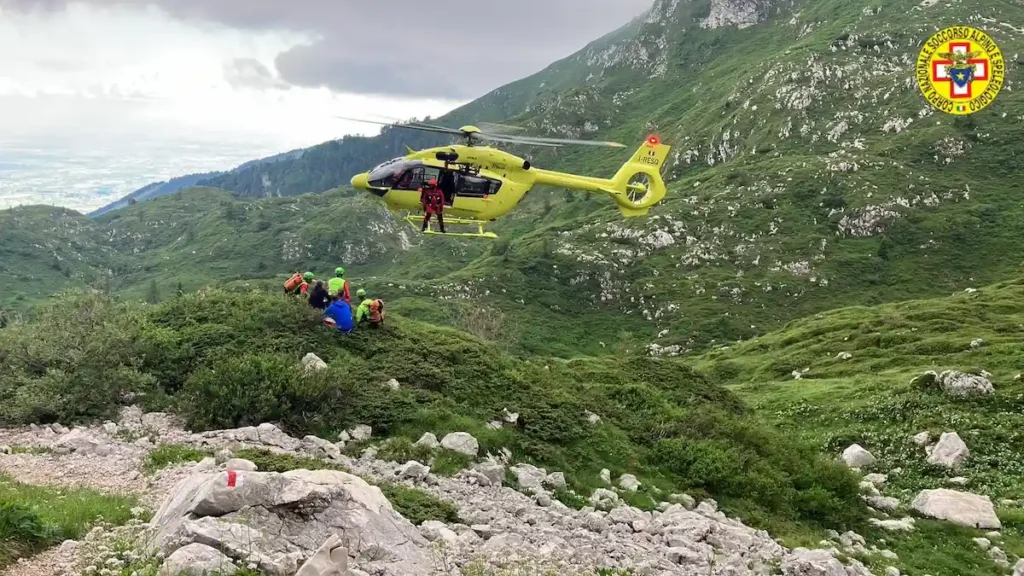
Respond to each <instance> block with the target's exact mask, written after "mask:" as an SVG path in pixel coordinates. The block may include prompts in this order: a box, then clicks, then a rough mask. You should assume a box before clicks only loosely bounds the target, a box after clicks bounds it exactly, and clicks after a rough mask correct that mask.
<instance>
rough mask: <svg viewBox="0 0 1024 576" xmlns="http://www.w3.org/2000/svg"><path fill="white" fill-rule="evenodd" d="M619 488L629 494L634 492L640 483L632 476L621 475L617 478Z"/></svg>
mask: <svg viewBox="0 0 1024 576" xmlns="http://www.w3.org/2000/svg"><path fill="white" fill-rule="evenodd" d="M619 488H622V489H623V490H628V491H630V492H636V491H637V490H638V489H639V488H640V481H639V480H637V478H636V476H633V475H632V474H623V475H622V476H619Z"/></svg>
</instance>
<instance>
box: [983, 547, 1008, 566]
mask: <svg viewBox="0 0 1024 576" xmlns="http://www.w3.org/2000/svg"><path fill="white" fill-rule="evenodd" d="M988 557H989V558H990V559H991V560H992V562H994V563H995V565H996V566H999V567H1000V568H1004V569H1005V568H1009V567H1010V561H1009V560H1008V559H1007V558H1006V552H1003V550H1002V549H1001V548H999V547H998V546H993V547H992V548H991V549H989V551H988Z"/></svg>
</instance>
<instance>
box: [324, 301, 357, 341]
mask: <svg viewBox="0 0 1024 576" xmlns="http://www.w3.org/2000/svg"><path fill="white" fill-rule="evenodd" d="M324 324H325V325H327V326H331V327H332V328H337V329H338V332H343V333H345V334H348V333H350V332H352V330H354V329H355V324H354V323H353V322H352V306H350V305H349V303H348V302H345V301H344V300H342V299H341V298H338V297H337V296H335V297H334V301H333V302H331V305H330V306H328V307H327V310H324Z"/></svg>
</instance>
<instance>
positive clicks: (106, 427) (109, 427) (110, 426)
mask: <svg viewBox="0 0 1024 576" xmlns="http://www.w3.org/2000/svg"><path fill="white" fill-rule="evenodd" d="M103 431H104V432H106V433H107V434H108V435H110V436H113V435H115V434H117V424H114V423H113V422H104V423H103Z"/></svg>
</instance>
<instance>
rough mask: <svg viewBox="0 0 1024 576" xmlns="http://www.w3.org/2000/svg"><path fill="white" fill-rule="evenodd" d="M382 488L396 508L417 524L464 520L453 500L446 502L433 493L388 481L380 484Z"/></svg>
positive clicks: (447, 522)
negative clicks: (433, 521) (431, 521)
mask: <svg viewBox="0 0 1024 576" xmlns="http://www.w3.org/2000/svg"><path fill="white" fill-rule="evenodd" d="M380 489H381V491H382V492H384V496H386V497H387V499H388V501H390V502H391V505H392V506H394V508H395V510H397V511H398V513H399V514H401V515H402V516H404V517H405V519H406V520H408V521H409V522H412V523H413V524H415V525H417V526H419V525H420V524H422V523H424V522H426V521H427V520H437V521H438V522H444V523H446V524H452V523H456V522H462V520H461V519H460V518H459V511H458V509H457V508H456V507H455V506H454V505H453V504H452V503H451V502H445V501H444V500H441V499H440V498H438V497H437V496H434V495H433V494H428V493H426V492H424V491H422V490H417V489H415V488H409V487H407V486H402V485H401V484H390V483H386V482H385V483H382V484H380Z"/></svg>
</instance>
